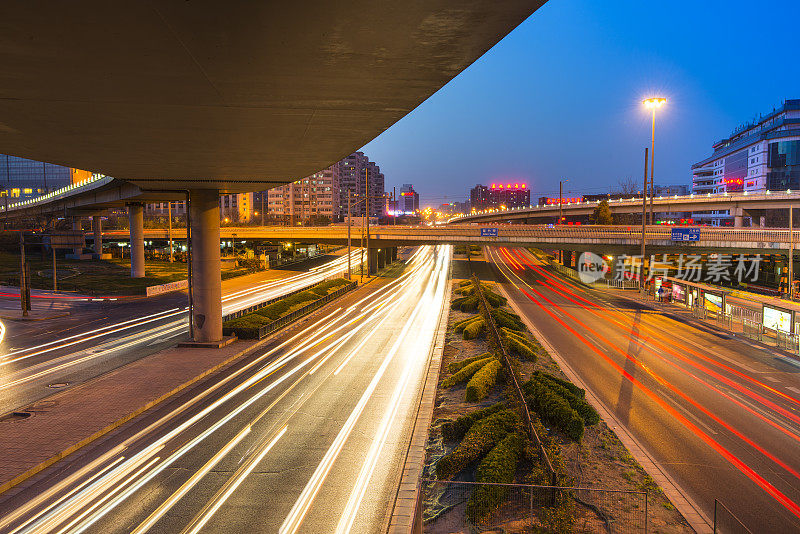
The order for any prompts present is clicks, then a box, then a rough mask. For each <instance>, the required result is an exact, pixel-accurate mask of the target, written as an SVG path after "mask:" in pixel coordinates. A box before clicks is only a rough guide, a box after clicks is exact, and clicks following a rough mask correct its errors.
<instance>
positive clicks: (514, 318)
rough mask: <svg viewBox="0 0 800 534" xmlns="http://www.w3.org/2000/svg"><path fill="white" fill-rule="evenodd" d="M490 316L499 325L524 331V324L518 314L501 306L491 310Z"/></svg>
mask: <svg viewBox="0 0 800 534" xmlns="http://www.w3.org/2000/svg"><path fill="white" fill-rule="evenodd" d="M492 317H494V320H495V322H496V323H497V325H498V326H500V327H505V328H508V329H509V330H516V331H518V332H524V331H525V325H524V324H522V321H521V320H520V318H519V315H517V314H515V313H511V312H507V311H505V310H503V309H501V308H497V309H495V310H492Z"/></svg>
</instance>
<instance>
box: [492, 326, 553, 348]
mask: <svg viewBox="0 0 800 534" xmlns="http://www.w3.org/2000/svg"><path fill="white" fill-rule="evenodd" d="M500 331H501V333H502V334H503V335H504V336H508V337H512V338H514V339H516V340H517V341H519V342H520V343H524V344H525V345H527V346H528V348H529V349H531V350H532V351H534V352H537V351H539V350H544V349H543V348H542V346H541V345H539V342H538V341H536V340H535V339H530V338H528V337H527V336H526V335H525V334H524V333H523V332H519V331H516V330H509V329H508V328H502V327H501V328H500Z"/></svg>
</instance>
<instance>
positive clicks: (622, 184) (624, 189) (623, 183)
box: [614, 176, 641, 195]
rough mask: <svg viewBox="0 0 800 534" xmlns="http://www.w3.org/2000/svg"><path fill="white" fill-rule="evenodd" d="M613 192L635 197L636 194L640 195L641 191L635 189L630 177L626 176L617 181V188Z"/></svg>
mask: <svg viewBox="0 0 800 534" xmlns="http://www.w3.org/2000/svg"><path fill="white" fill-rule="evenodd" d="M614 192H615V193H621V194H623V195H635V194H636V193H640V192H641V189H639V188H638V187H637V185H636V182H634V181H633V178H632V177H630V176H626V177H625V178H620V179H619V180H617V187H616V188H615V191H614Z"/></svg>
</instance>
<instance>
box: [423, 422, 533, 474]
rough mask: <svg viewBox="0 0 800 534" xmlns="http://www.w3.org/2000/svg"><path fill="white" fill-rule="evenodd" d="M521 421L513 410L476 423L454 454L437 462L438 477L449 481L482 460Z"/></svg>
mask: <svg viewBox="0 0 800 534" xmlns="http://www.w3.org/2000/svg"><path fill="white" fill-rule="evenodd" d="M518 422H519V419H518V417H517V414H515V413H514V412H513V411H511V410H503V411H501V412H497V413H494V414H492V415H490V416H488V417H485V418H484V419H481V420H480V421H478V422H476V423H475V424H474V425H472V427H471V428H470V429H469V431H468V432H467V433H466V435H464V439H463V440H461V443H460V444H459V445H458V447H456V448H455V449H453V452H451V453H450V454H448V455H446V456H443V457H441V458H440V459H439V461H438V462H436V477H437V478H438V479H439V480H444V479H449V478H452V477H453V476H455V475H457V474H458V473H460V472H461V471H463V470H464V469H466V468H467V466H469V464H471V463H472V462H474V461H475V460H478V459H480V457H481V456H483V455H484V454H486V453H487V452H489V451H490V450H492V449H493V448H494V446H495V445H497V444H498V443H499V442H500V441H501V440H502V439H503V438H504V437H506V436H507V435H508V433H509V432H512V431H513V430H514V428H515V427H516V426H517V424H518Z"/></svg>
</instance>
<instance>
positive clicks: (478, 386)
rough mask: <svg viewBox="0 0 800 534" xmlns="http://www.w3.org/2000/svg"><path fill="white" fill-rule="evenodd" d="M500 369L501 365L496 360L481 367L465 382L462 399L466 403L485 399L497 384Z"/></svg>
mask: <svg viewBox="0 0 800 534" xmlns="http://www.w3.org/2000/svg"><path fill="white" fill-rule="evenodd" d="M502 368H503V365H502V364H501V363H500V362H499V361H498V360H496V359H495V360H493V361H491V362H489V363H487V364H486V365H484V366H483V367H481V368H480V370H479V371H478V372H477V373H475V374H474V375H472V378H470V380H469V382H467V391H466V393H465V395H464V399H465V400H466V401H467V402H478V401H481V400H483V399H484V398H486V395H488V394H489V391H491V389H492V388H493V387H494V385H495V384H496V383H497V378H498V377H499V376H500V370H501V369H502Z"/></svg>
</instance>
